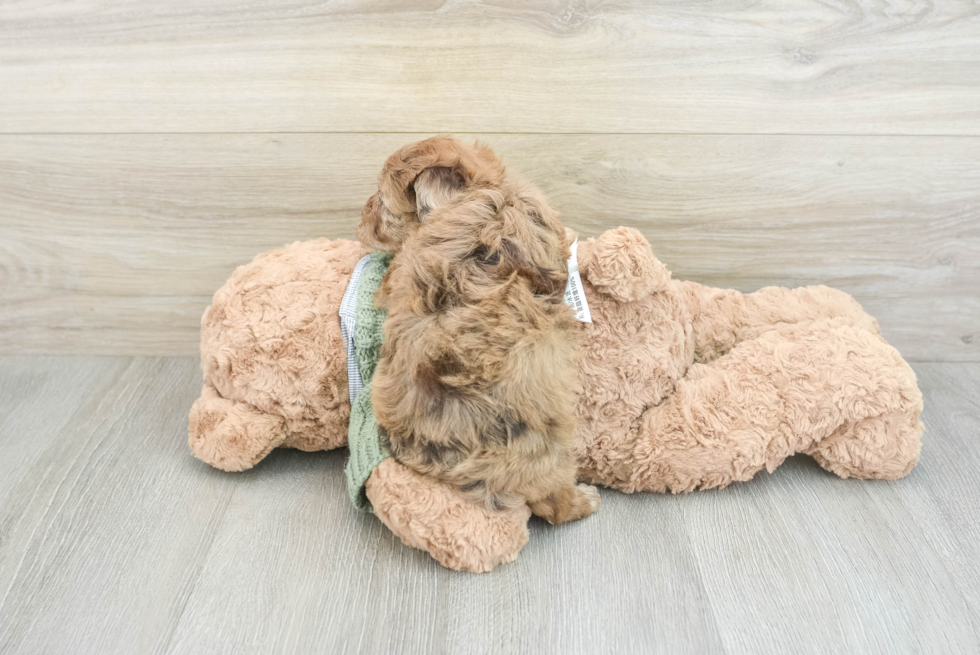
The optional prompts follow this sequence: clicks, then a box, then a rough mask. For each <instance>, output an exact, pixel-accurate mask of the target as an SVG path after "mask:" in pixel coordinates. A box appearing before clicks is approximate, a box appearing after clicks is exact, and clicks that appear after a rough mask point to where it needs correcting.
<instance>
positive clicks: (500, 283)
mask: <svg viewBox="0 0 980 655" xmlns="http://www.w3.org/2000/svg"><path fill="white" fill-rule="evenodd" d="M420 153H421V154H420ZM419 157H421V159H422V160H423V163H422V164H420V163H419V162H418V161H416V159H417V158H419ZM454 161H455V162H465V163H464V164H459V163H457V164H451V162H454ZM433 162H436V166H435V168H433V166H431V165H429V164H432V163H433ZM447 162H449V163H450V164H451V165H449V166H443V164H446V163H447ZM420 166H421V168H420ZM405 171H409V172H411V173H406V172H405ZM411 174H414V177H412V175H411ZM380 179H381V180H382V185H381V192H380V194H379V195H377V196H375V197H374V198H372V199H371V201H369V203H368V206H367V207H366V208H365V212H364V219H363V220H362V223H361V226H360V227H359V228H358V235H359V236H360V237H361V238H365V235H367V234H370V235H373V236H374V237H378V238H376V239H375V240H374V241H373V243H372V245H375V246H378V245H388V246H391V245H392V244H397V246H396V248H397V247H399V246H400V248H401V249H400V250H399V252H398V254H397V255H396V256H395V259H394V260H393V261H392V264H391V267H390V269H389V271H388V274H387V276H386V277H385V281H384V284H383V285H382V288H381V289H379V293H378V296H377V301H378V302H379V303H380V304H383V305H384V306H386V307H387V308H388V310H389V314H388V320H387V322H386V323H385V328H384V329H385V345H384V347H383V349H382V357H381V360H380V361H379V363H378V367H377V370H376V372H375V376H374V382H373V393H372V401H373V404H374V409H375V413H376V415H377V419H378V423H379V425H380V426H381V427H382V430H383V434H384V436H385V438H386V439H387V445H388V448H389V450H390V452H391V454H392V455H393V456H394V457H395V459H397V460H398V461H400V462H402V463H404V464H406V465H408V466H409V467H411V468H413V469H415V470H416V471H418V472H420V473H423V474H425V475H430V476H433V477H435V478H438V479H441V480H444V481H447V482H450V483H452V484H454V485H456V486H458V487H459V488H460V489H462V490H463V491H464V492H465V493H468V494H470V495H472V496H475V497H477V498H479V499H481V500H482V501H483V502H484V503H486V505H487V506H488V507H499V508H502V507H510V506H514V505H517V504H521V503H524V502H527V503H528V504H529V505H530V507H531V510H532V511H533V512H534V513H535V514H538V515H540V516H542V517H544V518H545V519H547V520H548V521H551V522H552V523H561V522H564V521H570V520H576V519H580V518H584V517H586V516H588V515H589V514H591V513H592V512H593V511H594V509H595V508H596V507H597V506H598V500H599V499H598V494H597V493H596V492H595V489H594V488H591V487H587V486H585V485H581V486H576V479H575V475H576V461H575V456H574V452H573V447H574V427H575V426H574V413H575V400H576V361H577V356H578V352H579V341H580V334H581V332H580V329H581V328H580V325H579V324H578V323H577V322H576V321H575V319H574V317H573V315H572V312H571V311H570V310H569V308H568V307H566V306H565V304H564V303H563V302H562V296H563V293H564V289H565V284H566V281H567V270H566V260H567V259H568V256H569V244H568V241H567V238H566V236H565V230H564V228H563V227H562V225H561V223H559V221H558V219H557V216H556V214H555V212H554V211H553V210H552V209H551V208H550V207H549V206H548V203H547V202H546V200H545V198H544V196H543V195H542V194H541V192H540V191H538V190H537V189H536V188H535V187H533V186H531V185H529V184H526V183H522V182H511V181H509V180H507V179H506V178H505V176H504V174H503V166H502V165H501V164H500V162H499V160H497V159H496V157H494V156H493V153H492V152H490V150H489V149H488V148H486V147H485V146H480V145H477V146H474V147H473V148H469V147H468V146H464V145H463V144H460V143H459V142H456V141H453V140H451V139H448V138H446V137H438V138H437V139H430V140H428V141H424V142H422V143H421V144H413V145H410V146H406V147H405V148H403V149H402V150H400V151H399V152H398V153H396V154H395V155H393V156H392V157H391V158H390V159H389V160H388V164H387V165H386V166H385V171H383V172H382V174H381V177H380ZM392 180H397V181H398V184H402V185H405V187H404V189H402V188H401V187H395V186H392V185H390V184H389V185H388V186H385V183H386V182H391V181H392ZM393 198H399V199H400V201H399V202H398V203H392V205H393V206H388V204H387V203H388V202H389V201H391V200H392V199H393ZM411 198H414V203H415V207H414V209H412V208H411V207H410V206H409V202H408V199H411ZM413 211H414V214H413V213H412V212H413ZM391 217H394V219H392V218H391ZM389 222H390V223H389Z"/></svg>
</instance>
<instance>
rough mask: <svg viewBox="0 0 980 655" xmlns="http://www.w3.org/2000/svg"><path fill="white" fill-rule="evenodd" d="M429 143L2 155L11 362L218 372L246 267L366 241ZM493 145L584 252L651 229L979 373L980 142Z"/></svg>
mask: <svg viewBox="0 0 980 655" xmlns="http://www.w3.org/2000/svg"><path fill="white" fill-rule="evenodd" d="M422 136H424V135H421V134H411V135H400V134H399V135H322V134H321V135H285V134H280V135H112V136H107V135H75V136H5V137H0V236H2V238H0V352H6V353H80V352H84V353H93V354H114V355H119V354H144V355H153V354H192V353H195V352H197V343H198V329H199V318H200V315H201V313H202V312H203V310H204V308H205V306H206V305H207V304H208V302H209V301H210V297H211V294H212V293H213V292H214V291H215V290H216V289H217V288H218V287H219V286H221V284H223V283H224V281H225V280H226V279H227V278H228V276H229V275H230V274H231V272H232V271H233V270H234V268H235V267H236V266H238V265H240V264H243V263H246V262H248V261H250V260H251V259H252V257H254V256H255V255H256V254H258V253H259V252H262V251H264V250H267V249H269V248H274V247H278V246H281V245H283V244H284V243H287V242H291V241H294V240H302V239H310V238H315V237H319V236H326V237H331V238H337V237H350V236H351V235H352V234H353V231H354V226H355V225H356V222H357V220H358V218H359V216H360V209H361V207H362V205H363V202H364V201H365V200H366V199H367V197H368V196H369V195H370V193H371V192H372V185H373V180H374V179H375V178H376V175H377V171H378V170H379V169H380V167H381V164H382V163H383V161H384V159H385V157H386V156H387V155H388V154H390V153H391V152H392V151H393V150H394V149H395V148H396V147H397V146H398V145H400V144H402V143H405V142H408V141H411V140H413V139H416V138H420V137H422ZM483 138H485V139H486V140H487V141H489V142H490V143H491V145H492V146H493V147H494V148H495V149H496V150H497V151H498V152H499V153H500V154H501V155H502V156H503V157H504V160H505V161H506V163H507V164H508V166H510V168H511V169H513V170H515V171H517V172H520V173H523V174H524V176H525V177H527V178H529V179H531V180H532V181H534V182H536V183H537V184H538V185H539V186H541V187H542V188H543V189H544V191H545V192H546V193H547V194H548V195H549V197H550V198H551V202H552V204H553V206H554V207H555V208H557V209H558V210H559V211H560V212H561V214H562V218H563V220H564V221H565V222H566V224H567V225H569V226H570V227H573V228H575V229H577V230H579V231H580V232H581V234H582V236H594V235H597V234H599V233H601V232H602V231H603V230H605V229H608V228H610V227H615V226H617V225H629V226H633V227H636V228H638V229H640V230H641V231H642V232H643V233H644V234H645V235H646V236H647V238H648V239H649V240H650V242H651V244H652V245H653V249H654V252H655V253H656V254H657V255H658V257H660V259H661V260H662V261H663V262H664V263H665V264H667V266H668V267H669V268H670V269H671V270H672V271H673V273H674V275H675V276H676V277H678V278H682V279H694V280H698V281H700V282H704V283H706V284H711V285H715V286H720V287H735V288H738V289H741V290H743V291H751V290H754V289H757V288H759V287H762V286H766V285H771V284H775V285H786V286H798V285H804V284H828V285H831V286H835V287H839V288H841V289H844V290H845V291H848V292H849V293H851V294H853V295H854V296H855V297H856V298H857V299H858V300H859V301H860V302H861V303H862V304H863V305H864V306H865V308H866V309H867V310H868V311H869V312H870V313H871V314H873V315H874V316H876V317H877V318H878V319H879V321H880V322H881V325H882V328H883V331H884V334H885V336H886V337H887V338H888V339H889V340H890V341H891V342H892V343H893V344H894V345H895V346H897V347H898V348H899V350H901V352H902V353H903V354H904V355H905V356H906V357H907V358H909V359H912V360H959V361H975V360H978V359H980V291H978V289H980V220H978V218H977V217H978V215H980V166H977V154H976V153H977V152H980V138H972V137H943V138H940V137H826V136H824V137H816V136H807V137H791V136H769V137H761V136H711V135H700V136H693V135H671V136H666V135H654V136H651V135H647V136H617V135H601V136H599V135H595V136H590V135H560V136H556V135H484V137H483Z"/></svg>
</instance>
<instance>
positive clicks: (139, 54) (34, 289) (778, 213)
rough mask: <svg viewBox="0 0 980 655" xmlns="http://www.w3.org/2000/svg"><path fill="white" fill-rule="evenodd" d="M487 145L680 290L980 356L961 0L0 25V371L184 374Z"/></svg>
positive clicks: (573, 220)
mask: <svg viewBox="0 0 980 655" xmlns="http://www.w3.org/2000/svg"><path fill="white" fill-rule="evenodd" d="M435 132H454V133H456V134H457V135H459V136H462V137H465V138H481V139H483V140H486V141H488V142H489V143H490V144H491V145H492V146H493V147H494V148H495V149H496V150H497V151H498V153H500V154H501V155H502V156H503V157H504V160H505V161H506V163H507V164H508V165H509V166H510V167H511V168H512V169H514V170H517V171H519V172H521V173H522V174H523V175H524V176H525V177H528V178H530V179H531V180H533V181H534V182H536V183H537V184H538V185H539V186H541V187H542V188H543V189H544V190H545V192H546V193H548V194H549V196H550V198H551V200H552V204H553V205H554V206H555V207H556V208H557V209H558V210H559V211H560V212H561V213H562V215H563V217H564V219H565V220H566V222H567V224H568V225H570V226H571V227H573V228H575V229H577V230H579V231H580V232H581V233H582V234H583V236H591V235H595V234H598V233H599V232H601V231H602V230H604V229H606V228H609V227H614V226H616V225H620V224H624V225H631V226H634V227H637V228H638V229H640V230H641V231H642V232H643V233H644V234H645V235H646V236H647V238H648V239H649V240H650V242H651V243H652V244H653V247H654V250H655V252H656V253H657V255H658V256H659V257H660V258H661V259H662V260H663V261H664V262H665V263H666V264H667V265H668V266H669V267H670V268H671V270H672V271H673V272H674V274H675V276H677V277H683V278H690V279H695V280H699V281H702V282H705V283H708V284H714V285H718V286H726V287H728V286H730V287H735V288H739V289H742V290H752V289H755V288H758V287H760V286H764V285H767V284H784V285H799V284H815V283H825V284H830V285H833V286H837V287H840V288H842V289H845V290H846V291H848V292H850V293H852V294H853V295H854V296H855V297H856V298H857V299H858V300H859V301H860V302H861V303H862V304H863V305H864V306H865V307H866V308H867V309H868V310H869V311H870V312H872V313H873V314H874V315H875V316H877V317H878V318H879V321H880V322H881V325H882V329H883V331H884V333H885V335H886V337H888V338H889V339H890V340H891V341H892V343H894V344H895V345H896V346H897V347H899V349H900V350H901V351H902V352H903V354H904V355H905V356H906V357H908V358H909V359H913V360H920V361H921V360H932V361H945V360H952V361H978V360H980V7H977V5H976V3H975V2H969V1H966V0H961V1H938V2H933V3H919V2H902V1H895V2H882V1H881V0H853V1H848V0H832V1H830V2H826V1H819V2H818V1H816V0H787V1H784V2H779V3H767V2H763V3H758V2H743V1H737V0H720V1H719V2H713V3H710V4H705V3H690V2H687V1H685V0H676V1H673V2H662V3H646V2H641V1H639V0H637V1H635V2H630V1H623V2H606V3H600V2H577V1H564V2H553V1H543V0H535V1H531V2H517V1H516V0H495V1H493V2H486V3H464V2H440V1H438V0H436V1H433V0H411V1H407V2H397V1H394V0H345V1H341V2H331V3H322V2H314V1H312V0H296V1H294V2H291V3H288V4H286V3H252V2H242V1H241V0H238V1H235V0H228V1H223V2H212V3H195V2H189V1H187V0H179V1H177V0H174V1H168V2H166V3H159V2H150V0H135V1H130V2H121V1H108V0H89V1H86V2H74V3H48V2H41V1H40V0H21V1H20V2H14V3H4V4H2V5H0V353H55V354H57V353H65V354H69V353H88V354H193V353H195V352H196V349H197V327H198V318H199V316H200V314H201V312H202V311H203V309H204V307H205V306H206V305H207V303H208V301H209V299H210V295H211V293H212V292H213V291H214V290H215V289H216V288H217V287H218V286H220V285H221V283H222V282H223V281H224V280H225V279H226V278H227V276H228V275H229V274H230V273H231V271H232V270H233V269H234V267H235V266H237V265H239V264H242V263H245V262H247V261H248V260H250V259H251V258H252V257H253V256H254V255H255V254H256V253H258V252H261V251H262V250H266V249H268V248H272V247H277V246H280V245H282V244H284V243H287V242H290V241H293V240H297V239H308V238H314V237H317V236H326V237H331V238H333V237H342V236H349V235H351V234H352V231H353V227H354V225H355V223H356V221H357V218H358V216H359V212H360V207H361V205H362V203H363V202H364V200H365V199H366V198H367V197H368V196H369V195H370V193H371V187H372V184H373V181H374V179H375V177H376V175H377V171H378V169H379V168H380V165H381V163H382V162H383V160H384V158H385V156H387V154H389V153H390V152H391V151H392V150H394V149H395V148H396V147H397V146H398V145H400V144H402V143H405V142H408V141H411V140H414V139H417V138H421V137H424V136H427V135H429V134H432V133H435Z"/></svg>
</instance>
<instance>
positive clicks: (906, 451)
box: [806, 409, 924, 480]
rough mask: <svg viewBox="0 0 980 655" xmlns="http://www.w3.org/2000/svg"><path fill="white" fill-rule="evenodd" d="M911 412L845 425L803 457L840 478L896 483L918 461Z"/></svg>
mask: <svg viewBox="0 0 980 655" xmlns="http://www.w3.org/2000/svg"><path fill="white" fill-rule="evenodd" d="M923 429H924V428H923V425H922V422H921V421H919V412H918V411H917V410H915V409H909V410H904V411H902V410H900V411H893V412H885V413H884V414H881V415H880V416H871V417H868V418H864V419H860V420H857V421H850V422H848V423H845V424H844V425H842V426H841V427H839V428H838V429H837V430H835V431H834V433H833V434H832V435H830V436H829V437H826V438H825V439H822V440H820V441H819V442H815V443H814V444H813V445H812V446H811V447H810V448H809V449H807V451H806V452H807V454H808V455H811V456H812V457H813V458H814V459H815V460H817V463H819V464H820V466H822V467H823V468H825V469H827V470H828V471H831V472H833V473H836V474H837V475H839V476H841V477H842V478H861V479H865V480H897V479H898V478H901V477H903V476H904V475H905V474H907V473H908V472H909V471H911V470H912V467H913V466H915V465H916V464H917V463H918V461H919V448H920V445H921V437H922V431H923Z"/></svg>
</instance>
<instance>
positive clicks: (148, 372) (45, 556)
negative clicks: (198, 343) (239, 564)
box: [0, 358, 238, 653]
mask: <svg viewBox="0 0 980 655" xmlns="http://www.w3.org/2000/svg"><path fill="white" fill-rule="evenodd" d="M196 369H197V366H196V362H194V361H193V360H159V359H157V360H138V361H132V360H121V359H97V358H89V359H81V360H78V359H66V358H54V359H39V358H27V359H14V360H10V359H4V360H2V362H0V379H3V380H4V383H6V385H10V386H19V385H20V384H21V383H23V382H26V381H27V380H29V379H31V378H37V377H39V376H43V377H45V378H51V379H52V380H54V382H52V383H49V385H48V387H47V388H45V387H43V386H42V387H40V388H39V387H35V392H36V393H35V395H33V396H32V397H31V399H30V401H29V402H25V403H24V404H23V405H22V406H21V408H20V409H19V411H18V412H17V413H16V414H15V415H13V416H12V417H7V420H6V421H5V422H4V424H3V432H2V433H0V444H2V448H3V452H4V454H5V457H4V458H3V461H4V464H3V467H4V468H7V467H8V466H9V467H10V468H14V467H16V469H15V471H12V472H11V473H12V475H11V477H5V478H0V479H3V480H4V482H3V483H0V486H2V487H6V488H5V489H0V491H2V492H3V493H4V497H3V504H2V508H3V509H2V525H3V526H4V534H3V538H2V540H0V590H2V591H3V596H2V597H0V652H3V653H12V652H20V653H44V652H91V653H136V652H139V653H149V652H153V651H154V650H156V651H158V652H162V650H161V649H165V648H166V646H167V644H168V643H169V640H170V637H171V634H172V631H173V628H174V627H175V621H176V620H177V618H178V617H179V616H180V615H181V614H182V612H183V607H184V604H185V602H186V599H187V597H188V595H189V594H190V592H191V591H192V589H193V586H194V582H195V580H196V578H197V575H198V572H199V570H200V564H201V560H202V558H203V557H204V555H205V554H206V553H207V552H208V550H209V548H210V543H211V540H212V539H213V537H214V534H215V531H216V526H217V523H219V522H220V521H221V519H222V517H223V515H224V509H225V507H226V506H227V504H228V501H229V499H230V495H231V493H232V492H233V490H234V487H235V485H236V484H237V482H238V481H237V479H235V478H233V477H231V476H227V475H220V474H218V473H217V472H214V471H210V470H202V469H204V468H205V467H203V465H200V466H196V465H195V461H194V460H193V459H192V458H191V456H190V454H189V452H188V449H187V445H186V437H185V435H186V430H187V427H186V426H187V410H188V408H189V406H190V403H191V402H192V401H193V398H194V396H196V395H197V392H198V391H199V384H200V383H199V378H200V372H199V370H196ZM6 385H4V386H6ZM60 386H63V387H66V388H67V393H65V392H64V391H63V392H62V393H64V394H65V396H66V397H63V396H62V395H61V393H59V391H60V389H59V387H60ZM79 396H80V397H81V398H82V399H83V402H80V403H79V402H77V401H74V402H66V400H69V399H71V400H74V399H75V398H77V397H79ZM11 449H13V453H11V452H10V451H11ZM8 454H12V455H13V457H12V458H8V457H7V455H8ZM4 473H6V471H4Z"/></svg>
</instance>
